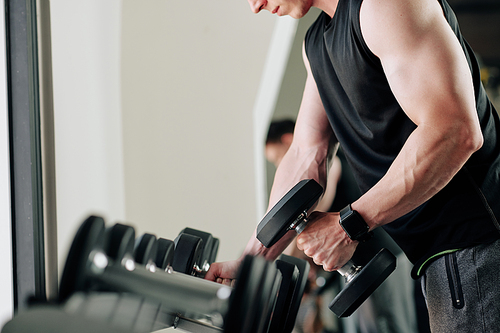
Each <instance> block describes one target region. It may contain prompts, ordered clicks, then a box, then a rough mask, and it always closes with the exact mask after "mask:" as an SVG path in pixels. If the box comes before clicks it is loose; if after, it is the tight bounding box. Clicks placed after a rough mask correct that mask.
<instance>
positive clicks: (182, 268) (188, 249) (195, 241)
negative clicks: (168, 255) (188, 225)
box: [172, 234, 203, 275]
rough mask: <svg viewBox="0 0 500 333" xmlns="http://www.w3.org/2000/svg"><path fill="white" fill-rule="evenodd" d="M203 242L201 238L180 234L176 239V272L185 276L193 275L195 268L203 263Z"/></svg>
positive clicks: (173, 263) (173, 266)
mask: <svg viewBox="0 0 500 333" xmlns="http://www.w3.org/2000/svg"><path fill="white" fill-rule="evenodd" d="M202 244H203V240H202V239H201V238H200V237H197V236H193V235H189V234H180V235H179V236H177V238H176V239H175V251H174V259H173V261H172V268H173V270H174V271H176V272H179V273H185V274H190V275H191V274H193V273H194V270H193V269H194V267H195V266H199V265H200V263H201V254H202Z"/></svg>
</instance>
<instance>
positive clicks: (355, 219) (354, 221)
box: [339, 205, 373, 242]
mask: <svg viewBox="0 0 500 333" xmlns="http://www.w3.org/2000/svg"><path fill="white" fill-rule="evenodd" d="M339 223H340V225H341V227H342V229H344V232H345V233H346V234H347V236H348V237H349V238H350V239H352V240H355V241H360V242H364V241H367V240H368V239H370V238H371V237H372V236H373V234H372V233H371V232H370V227H369V226H368V224H367V223H366V222H365V220H363V218H362V217H361V215H360V214H359V213H358V212H357V211H355V210H353V209H352V207H351V205H347V206H346V207H344V208H343V209H342V210H341V211H340V220H339Z"/></svg>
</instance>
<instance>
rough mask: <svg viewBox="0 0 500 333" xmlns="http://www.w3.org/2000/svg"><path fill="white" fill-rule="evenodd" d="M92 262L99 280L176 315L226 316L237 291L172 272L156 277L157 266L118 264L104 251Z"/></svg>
mask: <svg viewBox="0 0 500 333" xmlns="http://www.w3.org/2000/svg"><path fill="white" fill-rule="evenodd" d="M90 260H91V267H90V272H92V275H93V277H94V278H95V279H98V280H100V281H101V282H102V283H104V284H109V285H112V286H115V287H117V288H119V289H120V290H123V291H129V292H132V293H135V294H139V295H143V296H146V297H148V298H151V299H156V300H158V301H160V302H162V303H163V304H165V306H167V307H171V310H173V311H178V312H186V311H187V312H193V313H203V314H205V313H220V314H222V315H224V314H225V313H226V312H227V311H228V304H229V303H228V300H229V297H230V296H231V293H232V290H233V289H232V288H231V287H228V286H225V285H221V284H218V283H215V282H212V281H207V280H203V279H200V278H196V277H193V276H189V275H186V274H182V273H176V272H174V271H173V270H171V269H170V270H169V269H167V270H166V271H165V272H157V273H154V271H155V269H154V265H153V266H149V267H143V266H140V265H136V264H135V263H134V260H133V258H131V257H125V258H124V259H123V261H122V262H121V263H114V262H113V261H112V260H111V259H109V258H108V257H107V256H106V255H105V254H104V253H103V252H101V251H94V252H93V253H91V256H90ZM124 269H125V270H127V271H128V272H127V274H124ZM167 286H168V288H166V287H167ZM186 295H196V297H186ZM173 300H175V301H173Z"/></svg>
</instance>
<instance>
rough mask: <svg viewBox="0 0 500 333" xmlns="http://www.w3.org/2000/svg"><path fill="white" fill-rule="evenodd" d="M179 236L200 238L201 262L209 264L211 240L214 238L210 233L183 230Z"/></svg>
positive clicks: (190, 229) (188, 229) (191, 229)
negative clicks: (185, 235)
mask: <svg viewBox="0 0 500 333" xmlns="http://www.w3.org/2000/svg"><path fill="white" fill-rule="evenodd" d="M179 234H189V235H193V236H197V237H200V238H201V240H202V241H203V242H202V243H201V245H200V246H201V252H202V253H201V262H207V263H209V264H211V262H210V257H211V255H212V247H213V240H214V238H213V237H212V234H211V233H208V232H205V231H201V230H197V229H193V228H184V229H183V230H182V231H181V232H180V233H179Z"/></svg>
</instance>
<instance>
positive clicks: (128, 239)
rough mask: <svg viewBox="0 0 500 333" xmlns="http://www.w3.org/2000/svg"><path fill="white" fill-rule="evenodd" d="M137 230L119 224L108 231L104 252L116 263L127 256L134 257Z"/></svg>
mask: <svg viewBox="0 0 500 333" xmlns="http://www.w3.org/2000/svg"><path fill="white" fill-rule="evenodd" d="M134 244H135V229H134V228H133V227H132V226H129V225H124V224H120V223H117V224H115V225H113V226H112V227H110V228H108V229H107V230H106V235H105V246H104V252H105V253H106V255H107V256H108V257H109V258H110V259H113V260H114V261H118V262H121V261H122V259H123V257H125V255H126V254H129V255H130V256H133V254H134Z"/></svg>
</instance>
